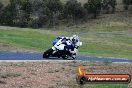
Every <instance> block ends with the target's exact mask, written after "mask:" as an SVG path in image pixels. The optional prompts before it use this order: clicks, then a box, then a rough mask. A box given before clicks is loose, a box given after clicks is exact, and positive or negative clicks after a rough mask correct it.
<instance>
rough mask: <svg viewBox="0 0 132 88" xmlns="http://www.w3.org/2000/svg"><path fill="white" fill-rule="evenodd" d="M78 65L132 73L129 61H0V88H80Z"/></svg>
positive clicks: (101, 71) (95, 70) (92, 69)
mask: <svg viewBox="0 0 132 88" xmlns="http://www.w3.org/2000/svg"><path fill="white" fill-rule="evenodd" d="M79 65H83V67H84V68H85V69H86V70H87V73H98V74H110V73H111V74H125V73H126V74H130V75H131V74H132V64H131V63H130V64H127V63H101V62H98V63H96V62H76V61H73V62H44V61H43V62H0V88H80V87H79V86H78V84H77V83H76V80H75V78H76V74H77V69H78V66H79ZM128 86H129V88H130V87H132V83H130V84H129V85H128ZM90 88H91V87H90Z"/></svg>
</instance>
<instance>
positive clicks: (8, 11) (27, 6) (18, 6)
mask: <svg viewBox="0 0 132 88" xmlns="http://www.w3.org/2000/svg"><path fill="white" fill-rule="evenodd" d="M131 1H132V0H123V2H124V8H125V9H128V7H129V5H130V4H132V2H131ZM116 5H117V3H116V0H88V1H87V2H86V3H85V4H83V5H82V4H81V3H80V2H78V1H77V0H69V1H67V2H66V3H62V2H61V1H60V0H10V3H9V4H8V5H7V6H4V5H3V4H2V3H0V18H1V19H0V25H5V26H17V27H32V28H40V27H47V26H48V27H49V26H51V27H52V26H54V25H58V24H59V23H61V22H63V21H64V22H66V23H68V22H75V23H76V22H82V21H87V20H88V19H90V18H97V16H98V15H99V14H100V13H101V12H104V13H114V12H115V10H116ZM110 8H112V10H111V11H110V10H109V9H110Z"/></svg>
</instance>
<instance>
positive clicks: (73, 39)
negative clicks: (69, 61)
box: [70, 35, 82, 59]
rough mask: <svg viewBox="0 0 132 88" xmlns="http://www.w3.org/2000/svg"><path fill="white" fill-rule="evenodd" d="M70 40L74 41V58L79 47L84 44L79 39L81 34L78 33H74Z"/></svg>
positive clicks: (72, 51)
mask: <svg viewBox="0 0 132 88" xmlns="http://www.w3.org/2000/svg"><path fill="white" fill-rule="evenodd" d="M70 40H71V41H72V45H73V49H72V50H70V52H71V53H72V58H74V59H75V58H76V55H77V52H78V49H79V47H80V46H81V45H82V42H80V41H79V36H77V35H73V36H72V37H70Z"/></svg>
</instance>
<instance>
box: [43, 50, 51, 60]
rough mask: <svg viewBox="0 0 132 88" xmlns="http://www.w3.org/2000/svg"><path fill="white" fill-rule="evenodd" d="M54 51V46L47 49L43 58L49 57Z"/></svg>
mask: <svg viewBox="0 0 132 88" xmlns="http://www.w3.org/2000/svg"><path fill="white" fill-rule="evenodd" d="M52 52H53V49H52V48H51V49H48V50H46V51H45V52H44V54H43V58H49V57H50V55H51V54H52Z"/></svg>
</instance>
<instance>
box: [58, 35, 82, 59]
mask: <svg viewBox="0 0 132 88" xmlns="http://www.w3.org/2000/svg"><path fill="white" fill-rule="evenodd" d="M58 39H60V40H61V42H60V44H64V45H65V46H64V50H69V49H70V50H69V51H70V53H71V54H72V58H73V59H75V58H76V55H77V52H78V48H79V47H80V46H81V45H82V43H81V42H80V41H79V36H77V35H73V36H72V37H58Z"/></svg>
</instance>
